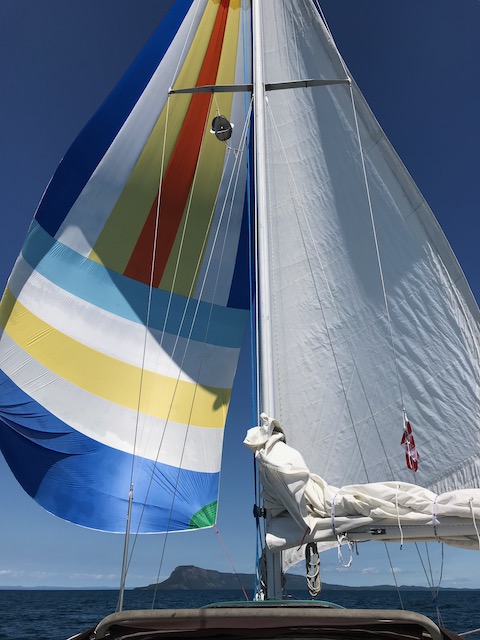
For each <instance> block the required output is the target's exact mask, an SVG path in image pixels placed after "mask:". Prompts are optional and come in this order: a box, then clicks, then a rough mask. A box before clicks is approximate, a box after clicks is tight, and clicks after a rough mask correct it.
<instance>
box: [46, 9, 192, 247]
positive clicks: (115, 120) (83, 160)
mask: <svg viewBox="0 0 480 640" xmlns="http://www.w3.org/2000/svg"><path fill="white" fill-rule="evenodd" d="M161 4H162V5H163V10H164V11H165V13H166V15H165V17H164V18H163V20H162V22H161V23H160V25H159V26H158V27H157V29H156V30H155V32H154V34H153V35H152V37H151V39H150V40H149V41H148V42H147V44H146V45H145V47H144V48H143V49H142V51H141V52H140V54H139V55H138V57H137V59H136V60H135V62H134V63H133V64H132V66H131V67H130V68H129V69H128V71H127V72H126V73H125V75H124V76H123V78H122V80H121V81H120V82H119V83H118V84H117V86H116V87H115V88H114V90H113V91H112V93H111V94H110V96H109V97H108V98H107V99H106V100H105V102H104V103H103V105H102V106H101V107H100V108H99V109H98V111H97V112H96V114H95V115H94V116H93V117H92V119H91V120H90V121H89V123H88V124H87V125H86V126H85V128H84V129H83V131H82V132H81V133H80V134H79V136H78V137H77V139H76V140H75V142H74V143H73V144H72V146H71V147H70V149H69V150H68V151H67V153H66V155H65V157H64V158H63V160H62V162H61V163H60V165H59V166H58V168H57V171H56V172H55V175H54V176H53V178H52V180H51V182H50V184H49V186H48V189H47V191H46V192H45V194H44V196H43V199H42V201H41V203H40V205H39V208H38V211H37V214H36V219H37V220H38V221H39V222H40V223H41V224H42V226H43V227H44V228H45V229H47V231H48V232H49V233H50V235H52V236H54V235H55V234H56V232H57V231H58V229H59V227H60V225H61V224H62V222H63V220H64V218H65V216H66V215H67V213H68V212H69V211H70V209H71V207H72V205H73V203H74V202H75V200H76V199H77V198H78V196H79V194H80V193H81V191H82V190H83V188H84V186H85V184H86V183H87V182H88V180H89V178H90V176H91V175H92V173H93V171H94V169H95V168H96V166H97V165H98V163H99V162H100V160H101V159H102V157H103V156H104V154H105V152H106V151H107V149H108V147H109V146H110V145H111V143H112V141H113V139H114V138H115V136H116V135H117V133H118V131H119V130H120V128H121V127H122V125H123V123H124V122H125V120H126V119H127V117H128V115H129V113H130V111H131V110H132V109H133V107H134V106H135V104H136V102H137V100H138V99H139V97H140V96H141V94H142V92H143V91H144V89H145V87H146V86H147V84H148V82H149V81H150V78H151V77H152V75H153V73H154V72H155V69H156V68H157V66H158V64H159V62H160V60H161V59H162V58H163V56H164V55H165V53H166V51H167V49H168V48H169V46H170V44H171V43H172V41H173V39H174V37H175V35H176V33H177V31H178V29H179V27H180V25H181V24H182V21H183V20H184V18H185V16H186V14H187V12H188V10H189V9H190V7H191V5H192V0H163V2H162V3H161ZM160 10H162V7H160V5H159V11H160ZM167 11H168V13H167Z"/></svg>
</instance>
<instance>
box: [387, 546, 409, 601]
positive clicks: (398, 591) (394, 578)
mask: <svg viewBox="0 0 480 640" xmlns="http://www.w3.org/2000/svg"><path fill="white" fill-rule="evenodd" d="M383 546H384V547H385V552H386V554H387V558H388V563H389V565H390V571H391V572H392V576H393V581H394V582H395V587H396V589H397V595H398V599H399V600H400V607H401V608H402V609H403V610H405V606H404V604H403V600H402V594H401V592H400V587H399V586H398V580H397V576H396V575H395V570H394V568H393V564H392V559H391V557H390V551H389V550H388V545H387V543H386V542H384V543H383Z"/></svg>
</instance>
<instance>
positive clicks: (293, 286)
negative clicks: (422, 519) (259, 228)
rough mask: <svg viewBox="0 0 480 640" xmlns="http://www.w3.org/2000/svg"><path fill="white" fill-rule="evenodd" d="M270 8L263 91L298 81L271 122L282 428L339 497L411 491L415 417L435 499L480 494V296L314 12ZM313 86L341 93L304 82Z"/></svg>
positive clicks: (276, 3)
mask: <svg viewBox="0 0 480 640" xmlns="http://www.w3.org/2000/svg"><path fill="white" fill-rule="evenodd" d="M262 11H263V14H264V16H267V15H268V20H267V19H264V20H263V28H264V32H263V37H264V42H265V76H266V78H265V80H266V83H267V84H268V83H276V82H280V81H281V82H287V83H291V84H290V86H288V87H287V88H285V90H282V91H270V92H269V93H268V102H267V113H266V120H267V165H268V166H267V174H268V177H269V192H268V199H269V202H268V206H269V211H270V220H271V223H270V247H271V253H270V257H269V262H270V269H271V274H270V277H271V282H272V292H271V299H272V335H273V336H274V339H273V340H274V348H273V351H274V370H275V375H276V380H275V383H276V399H277V404H276V406H275V412H276V413H275V416H274V417H275V418H277V419H278V420H279V421H280V422H281V424H282V427H283V429H284V431H285V435H286V441H287V444H288V445H290V446H291V447H293V448H294V449H296V450H298V451H299V452H301V455H302V457H303V459H304V461H305V464H306V468H307V469H309V470H311V471H312V472H315V473H318V474H320V476H322V477H323V478H325V479H326V480H327V481H328V483H331V484H333V485H335V486H339V487H340V486H344V485H351V484H357V483H372V482H388V481H395V482H397V483H398V482H410V483H411V482H412V481H413V474H412V472H411V471H410V470H409V469H408V468H407V466H406V464H405V455H404V452H403V449H402V448H401V446H400V442H401V440H402V435H403V428H404V424H403V412H404V411H406V412H407V414H408V416H409V419H410V420H411V423H412V426H413V432H414V434H415V440H416V444H417V447H418V450H419V452H420V456H421V458H420V460H421V461H420V468H419V471H418V473H417V475H416V477H415V480H416V482H418V483H419V484H420V485H421V486H423V487H426V488H428V489H429V490H430V491H432V492H435V494H436V493H442V492H446V491H453V490H459V489H464V488H471V487H478V486H480V461H479V452H480V448H479V446H478V445H479V434H480V430H479V426H480V401H479V381H480V364H479V355H480V331H479V324H480V322H479V319H480V316H479V311H478V307H477V305H476V302H475V299H474V298H473V296H472V294H471V292H470V289H469V287H468V284H467V282H466V280H465V277H464V275H463V273H462V271H461V269H460V267H459V265H458V263H457V261H456V259H455V256H454V255H453V252H452V251H451V249H450V247H449V245H448V242H447V240H446V239H445V237H444V235H443V233H442V231H441V229H440V227H439V226H438V224H437V222H436V220H435V218H434V216H433V214H432V212H431V211H430V209H429V207H428V205H427V204H426V202H425V200H424V199H423V197H422V195H421V194H420V192H419V190H418V189H417V187H416V186H415V184H414V183H413V181H412V179H411V178H410V176H409V174H408V172H407V171H406V169H405V168H404V166H403V165H402V163H401V161H400V160H399V158H398V157H397V155H396V154H395V152H394V150H393V148H392V147H391V145H390V144H389V142H388V140H387V139H386V137H385V135H384V133H383V132H382V130H381V128H380V126H379V125H378V123H377V121H376V120H375V117H374V116H373V114H372V113H371V111H370V109H369V107H368V106H367V104H366V102H365V100H364V99H363V97H362V96H361V94H360V92H359V90H358V89H357V87H356V86H355V84H354V83H353V81H351V82H350V81H349V80H350V79H349V74H348V70H347V69H346V68H345V66H344V64H343V62H342V60H341V58H340V56H339V54H338V52H337V50H336V47H335V45H334V43H333V40H332V38H331V36H330V35H329V33H328V31H327V29H326V27H325V25H324V24H323V22H322V19H321V17H320V14H319V12H318V9H317V7H316V3H314V2H311V1H310V0H300V1H298V2H295V3H291V2H288V1H285V0H267V1H266V2H263V3H262ZM318 80H331V81H339V80H340V81H341V80H343V81H344V82H343V83H340V84H332V85H327V86H305V87H304V88H299V87H298V86H297V85H295V83H298V82H299V81H306V82H305V84H307V85H308V84H311V85H314V82H315V81H318ZM309 81H314V82H309ZM453 434H455V436H454V442H453ZM268 446H269V445H268V444H267V445H266V447H267V448H268ZM259 457H260V456H259ZM267 483H268V481H267ZM281 484H282V482H280V485H281ZM280 485H279V486H280ZM279 490H280V493H281V492H282V489H281V488H280V489H279ZM268 492H269V490H268ZM269 495H270V494H269ZM284 506H285V507H286V508H288V500H287V502H286V503H285V504H284ZM467 506H468V505H467ZM327 511H328V509H327ZM468 517H469V518H470V525H472V528H473V535H474V539H475V540H476V534H475V518H476V517H477V516H476V515H473V517H470V515H469V516H468ZM330 519H331V514H328V524H327V525H325V526H327V528H328V529H330V533H331V525H330V524H329V522H330ZM430 519H431V513H430ZM274 520H275V519H274ZM279 522H281V521H279ZM276 526H277V525H273V524H272V527H274V528H276ZM310 529H311V527H310ZM276 533H277V535H279V536H281V535H282V530H281V529H280V531H278V529H277V530H276ZM297 533H298V531H297ZM431 535H432V537H435V535H434V532H433V528H432V532H431ZM301 540H302V536H301V535H300V538H298V536H297V538H296V539H295V540H293V539H292V540H291V543H290V544H289V545H287V546H292V545H298V544H299V542H301ZM475 544H478V541H477V542H476V543H475Z"/></svg>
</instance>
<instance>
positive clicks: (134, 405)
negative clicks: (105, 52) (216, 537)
mask: <svg viewBox="0 0 480 640" xmlns="http://www.w3.org/2000/svg"><path fill="white" fill-rule="evenodd" d="M248 13H249V12H248V11H246V10H243V9H241V7H240V3H239V2H238V1H236V0H232V1H231V2H229V1H228V0H221V1H220V2H218V1H216V0H194V1H192V0H189V1H187V0H179V1H178V2H176V3H174V5H173V6H172V8H171V10H170V11H169V13H168V14H167V15H166V17H165V19H164V20H163V21H162V23H161V24H160V26H159V27H158V29H157V30H156V32H155V33H154V35H153V37H152V39H151V40H150V42H149V43H148V44H147V45H146V47H145V48H144V50H143V51H142V52H141V54H140V55H139V57H138V59H137V60H136V62H135V63H134V65H133V66H132V68H131V69H130V70H129V71H128V72H127V74H126V76H125V77H124V78H123V80H122V81H121V82H120V84H119V85H118V86H117V87H116V88H115V90H114V92H113V93H112V94H111V96H110V97H109V98H108V99H107V101H106V102H105V104H104V105H103V106H102V107H101V108H100V110H99V111H98V112H97V114H96V115H95V116H94V117H93V119H92V120H91V121H90V123H89V124H88V125H87V127H86V128H85V129H84V131H83V132H82V133H81V134H80V136H79V137H78V139H77V140H76V141H75V142H74V144H73V145H72V147H71V148H70V150H69V151H68V153H67V154H66V156H65V158H64V160H63V161H62V163H61V164H60V166H59V168H58V170H57V172H56V174H55V175H54V177H53V178H52V181H51V183H50V185H49V187H48V189H47V191H46V192H45V195H44V197H43V199H42V202H41V203H40V205H39V208H38V211H37V213H36V216H35V219H34V221H33V222H32V225H31V228H30V231H29V234H28V238H27V240H26V242H25V245H24V247H23V249H22V253H21V254H20V256H19V258H18V260H17V263H16V265H15V268H14V270H13V273H12V275H11V277H10V279H9V282H8V285H7V289H6V291H5V294H4V296H3V299H2V305H1V310H0V322H1V329H2V333H1V340H0V363H1V372H0V407H1V408H0V419H1V423H0V446H1V449H2V452H3V454H4V456H5V458H6V460H7V462H8V464H9V465H10V467H11V469H12V471H13V473H14V474H15V476H16V477H17V479H18V481H19V482H20V484H21V485H22V486H23V487H24V489H25V490H26V491H27V492H28V493H29V494H30V495H31V496H32V497H34V498H35V500H36V501H37V502H39V503H40V504H41V505H42V506H43V507H44V508H46V509H47V510H48V511H50V512H52V513H54V514H56V515H58V516H60V517H62V518H64V519H66V520H69V521H71V522H75V523H77V524H81V525H83V526H87V527H91V528H95V529H101V530H106V531H124V530H125V523H126V516H127V501H128V494H129V487H130V485H132V486H133V511H132V521H131V526H132V529H133V530H134V531H140V532H143V531H146V532H153V531H167V530H170V531H171V530H181V529H188V528H198V527H205V526H211V525H212V524H214V523H215V521H216V510H217V497H218V482H219V471H220V460H221V450H222V440H223V430H224V425H225V420H226V415H227V411H228V405H229V399H230V394H231V388H232V385H233V379H234V376H235V371H236V366H237V360H238V356H239V351H240V346H241V344H242V341H243V334H244V331H245V327H246V324H247V320H248V314H249V311H248V308H249V295H248V273H247V270H246V268H247V263H248V253H247V252H248V246H247V243H244V242H240V238H242V239H243V238H244V236H245V231H246V225H247V208H246V198H245V195H246V189H247V182H246V174H247V171H246V154H245V153H244V149H245V140H246V138H247V134H248V131H247V126H246V125H245V123H246V122H247V120H248V100H247V101H246V100H245V97H244V95H243V94H236V95H233V94H232V93H228V94H227V93H224V94H221V95H218V96H215V97H214V99H213V98H212V95H197V94H192V93H191V92H190V93H187V94H181V95H169V87H173V88H183V87H195V85H198V84H216V83H218V84H227V85H232V84H234V83H236V82H243V83H244V82H246V81H248V79H249V78H248V77H245V71H244V68H245V60H248V58H249V43H248V41H247V40H246V39H245V37H244V35H243V34H244V30H245V28H246V24H248ZM218 112H220V113H222V115H224V116H226V117H227V118H229V119H234V120H235V123H236V126H235V129H234V132H233V136H232V139H231V140H230V141H229V144H230V148H228V147H227V146H226V145H225V144H222V143H220V142H219V141H218V140H216V138H215V136H213V135H211V134H210V127H211V121H212V119H213V118H214V117H215V115H216V114H217V113H218ZM233 149H235V151H233ZM244 280H245V281H247V287H244V286H243V282H244Z"/></svg>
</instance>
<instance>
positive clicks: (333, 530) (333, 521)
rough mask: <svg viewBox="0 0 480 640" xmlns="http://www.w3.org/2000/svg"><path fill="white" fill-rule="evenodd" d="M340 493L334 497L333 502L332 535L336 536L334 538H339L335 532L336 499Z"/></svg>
mask: <svg viewBox="0 0 480 640" xmlns="http://www.w3.org/2000/svg"><path fill="white" fill-rule="evenodd" d="M337 495H338V493H336V494H335V495H334V496H333V500H332V513H331V517H332V533H333V535H334V537H335V538H336V537H337V532H336V530H335V499H336V497H337Z"/></svg>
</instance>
